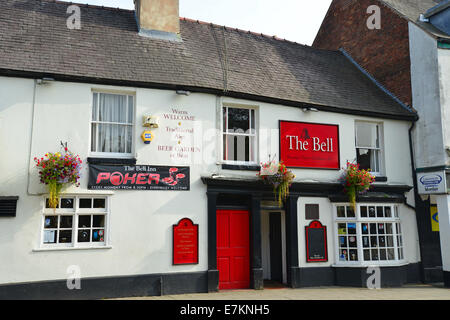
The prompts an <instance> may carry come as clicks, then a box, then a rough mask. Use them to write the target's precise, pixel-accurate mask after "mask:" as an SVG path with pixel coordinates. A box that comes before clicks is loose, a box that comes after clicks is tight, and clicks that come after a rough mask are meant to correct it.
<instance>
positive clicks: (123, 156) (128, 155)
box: [89, 90, 137, 159]
mask: <svg viewBox="0 0 450 320" xmlns="http://www.w3.org/2000/svg"><path fill="white" fill-rule="evenodd" d="M91 94H92V99H91V102H93V100H94V95H95V94H97V112H99V110H100V104H99V101H100V95H101V94H115V95H121V96H126V97H127V99H126V101H127V110H128V108H129V105H128V103H129V97H132V98H133V119H131V123H119V122H105V121H94V120H93V112H94V104H93V103H92V104H91V116H90V122H89V138H90V140H89V154H90V156H92V157H99V158H119V159H120V158H121V159H129V158H134V151H135V144H136V138H135V135H136V126H135V123H136V121H135V120H136V109H137V108H136V94H135V93H131V92H120V91H108V90H92V92H91ZM97 119H98V117H97ZM127 120H128V112H127ZM93 124H117V125H124V126H131V127H132V129H131V153H117V152H97V151H92V134H93V132H92V125H93ZM96 140H98V138H96Z"/></svg>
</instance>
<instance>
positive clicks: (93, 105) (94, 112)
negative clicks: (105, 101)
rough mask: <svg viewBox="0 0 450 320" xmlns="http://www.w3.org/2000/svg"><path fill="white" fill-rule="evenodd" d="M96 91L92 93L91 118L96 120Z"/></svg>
mask: <svg viewBox="0 0 450 320" xmlns="http://www.w3.org/2000/svg"><path fill="white" fill-rule="evenodd" d="M97 115H98V93H94V94H93V101H92V120H94V121H96V120H98V116H97Z"/></svg>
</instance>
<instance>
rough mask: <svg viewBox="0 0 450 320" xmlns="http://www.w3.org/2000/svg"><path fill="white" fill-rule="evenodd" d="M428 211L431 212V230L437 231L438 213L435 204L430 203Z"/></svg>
mask: <svg viewBox="0 0 450 320" xmlns="http://www.w3.org/2000/svg"><path fill="white" fill-rule="evenodd" d="M430 212H431V230H432V231H436V232H438V231H439V214H438V208H437V205H431V207H430Z"/></svg>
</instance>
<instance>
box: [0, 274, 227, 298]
mask: <svg viewBox="0 0 450 320" xmlns="http://www.w3.org/2000/svg"><path fill="white" fill-rule="evenodd" d="M217 282H218V281H217ZM206 292H208V274H207V272H196V273H174V274H151V275H140V276H125V277H111V278H87V279H81V289H80V290H76V289H74V290H69V289H68V288H67V281H66V280H57V281H45V282H30V283H23V284H11V285H0V300H86V299H104V298H123V297H145V296H160V295H169V294H183V293H206Z"/></svg>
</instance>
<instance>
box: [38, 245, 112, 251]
mask: <svg viewBox="0 0 450 320" xmlns="http://www.w3.org/2000/svg"><path fill="white" fill-rule="evenodd" d="M104 249H112V246H102V247H60V248H37V249H33V250H32V252H49V251H74V250H104Z"/></svg>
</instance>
